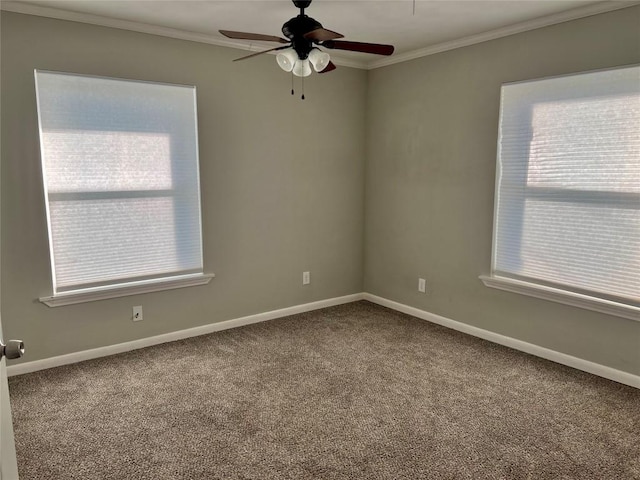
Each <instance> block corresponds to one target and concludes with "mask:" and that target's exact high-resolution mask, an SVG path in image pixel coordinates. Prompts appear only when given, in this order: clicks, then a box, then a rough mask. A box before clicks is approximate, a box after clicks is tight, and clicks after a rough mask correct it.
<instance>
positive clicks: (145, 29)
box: [0, 0, 640, 70]
mask: <svg viewBox="0 0 640 480" xmlns="http://www.w3.org/2000/svg"><path fill="white" fill-rule="evenodd" d="M639 4H640V0H631V1H629V0H623V1H617V0H607V1H604V2H601V3H596V4H594V5H588V6H586V7H580V8H575V9H573V10H569V11H566V12H561V13H557V14H554V15H548V16H545V17H540V18H536V19H534V20H529V21H527V22H521V23H516V24H514V25H510V26H508V27H503V28H498V29H495V30H490V31H488V32H483V33H480V34H477V35H470V36H468V37H463V38H460V39H457V40H452V41H450V42H443V43H438V44H435V45H430V46H428V47H425V48H420V49H418V50H412V51H410V52H405V53H401V54H398V55H393V56H391V57H385V58H382V59H380V60H374V61H370V62H366V61H357V60H354V59H352V58H341V57H340V56H336V55H335V54H334V53H333V52H332V54H331V61H332V62H333V63H335V64H336V65H340V66H343V67H351V68H359V69H365V70H373V69H376V68H380V67H386V66H388V65H394V64H396V63H402V62H407V61H409V60H414V59H416V58H421V57H426V56H429V55H435V54H437V53H442V52H446V51H448V50H454V49H456V48H461V47H467V46H470V45H475V44H477V43H482V42H487V41H489V40H495V39H498V38H502V37H507V36H509V35H514V34H516V33H523V32H527V31H530V30H535V29H537V28H542V27H548V26H551V25H557V24H559V23H563V22H569V21H571V20H577V19H579V18H585V17H590V16H592V15H598V14H601V13H606V12H611V11H614V10H620V9H623V8H628V7H632V6H634V5H639ZM0 10H5V11H8V12H14V13H22V14H25V15H35V16H39V17H48V18H55V19H58V20H68V21H71V22H80V23H88V24H91V25H98V26H102V27H110V28H117V29H120V30H130V31H133V32H140V33H147V34H150V35H159V36H162V37H169V38H175V39H179V40H187V41H190V42H198V43H206V44H209V45H216V46H219V47H227V48H236V49H238V50H248V51H251V52H257V51H260V50H262V49H264V48H265V46H263V45H260V44H258V45H256V44H251V43H249V44H247V43H242V42H235V41H233V40H231V39H227V38H226V37H224V38H223V37H219V36H216V35H208V34H204V33H195V32H189V31H186V30H179V29H175V28H169V27H161V26H157V25H151V24H147V23H141V22H132V21H129V20H121V19H117V18H110V17H104V16H101V15H93V14H89V13H78V12H72V11H69V10H61V9H58V8H50V7H43V6H39V5H33V4H28V3H23V2H17V1H11V0H8V1H2V2H0ZM269 54H270V55H275V52H269Z"/></svg>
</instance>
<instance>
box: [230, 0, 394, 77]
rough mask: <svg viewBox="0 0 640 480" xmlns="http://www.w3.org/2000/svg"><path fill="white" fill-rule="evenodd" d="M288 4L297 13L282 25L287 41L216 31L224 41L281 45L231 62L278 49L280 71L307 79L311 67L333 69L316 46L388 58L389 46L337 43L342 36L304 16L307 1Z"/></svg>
mask: <svg viewBox="0 0 640 480" xmlns="http://www.w3.org/2000/svg"><path fill="white" fill-rule="evenodd" d="M292 1H293V4H294V5H295V6H296V8H299V9H300V14H299V15H298V16H297V17H294V18H292V19H291V20H289V21H288V22H286V23H285V24H284V25H283V26H282V34H283V35H284V36H285V37H287V39H284V38H281V37H276V36H273V35H262V34H259V33H246V32H234V31H230V30H220V33H221V34H222V35H224V36H225V37H228V38H233V39H239V40H260V41H266V42H277V43H281V44H285V45H282V46H279V47H274V48H270V49H269V50H264V51H262V52H257V53H252V54H251V55H247V56H245V57H241V58H237V59H235V60H234V61H238V60H246V59H247V58H252V57H255V56H257V55H262V54H263V53H267V52H273V51H278V50H280V53H279V54H278V55H277V56H276V61H277V62H278V65H279V66H280V68H282V69H283V70H284V71H286V72H292V73H293V74H294V75H296V76H298V77H307V76H309V75H311V66H313V68H314V70H315V71H316V72H318V73H326V72H330V71H332V70H335V68H336V66H335V65H334V64H333V62H331V59H330V57H329V54H328V53H326V52H324V51H322V50H320V49H319V48H318V46H320V47H323V48H328V49H333V50H348V51H352V52H363V53H373V54H377V55H391V54H392V53H393V45H383V44H379V43H362V42H348V41H342V40H337V39H338V38H343V37H344V36H343V35H341V34H340V33H337V32H333V31H331V30H327V29H325V28H323V27H322V25H321V24H320V22H318V21H317V20H315V19H313V18H311V17H308V16H307V15H305V13H304V10H305V8H307V7H309V5H310V4H311V0H292Z"/></svg>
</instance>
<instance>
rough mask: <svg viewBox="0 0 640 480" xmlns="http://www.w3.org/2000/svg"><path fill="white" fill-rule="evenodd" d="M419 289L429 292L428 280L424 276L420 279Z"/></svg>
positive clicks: (421, 291) (422, 291)
mask: <svg viewBox="0 0 640 480" xmlns="http://www.w3.org/2000/svg"><path fill="white" fill-rule="evenodd" d="M418 291H419V292H420V293H427V281H426V280H425V279H424V278H419V279H418Z"/></svg>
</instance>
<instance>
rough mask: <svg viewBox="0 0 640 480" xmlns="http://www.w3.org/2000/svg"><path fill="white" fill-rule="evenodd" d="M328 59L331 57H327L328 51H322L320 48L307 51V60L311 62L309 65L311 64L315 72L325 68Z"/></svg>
mask: <svg viewBox="0 0 640 480" xmlns="http://www.w3.org/2000/svg"><path fill="white" fill-rule="evenodd" d="M330 60H331V57H329V54H328V53H326V52H323V51H322V50H319V49H317V48H314V49H313V50H311V52H309V61H310V62H311V65H313V68H314V69H315V70H316V72H321V71H322V70H324V69H325V68H327V65H329V61H330Z"/></svg>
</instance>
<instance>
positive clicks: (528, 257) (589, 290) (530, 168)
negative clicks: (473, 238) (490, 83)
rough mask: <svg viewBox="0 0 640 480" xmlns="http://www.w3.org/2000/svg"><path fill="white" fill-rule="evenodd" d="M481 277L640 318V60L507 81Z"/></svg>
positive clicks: (492, 283) (503, 285)
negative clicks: (489, 250)
mask: <svg viewBox="0 0 640 480" xmlns="http://www.w3.org/2000/svg"><path fill="white" fill-rule="evenodd" d="M482 278H483V280H484V281H485V283H486V284H487V285H488V286H494V287H497V288H503V289H506V290H511V291H518V292H520V293H525V294H530V295H534V296H540V297H542V298H547V299H549V300H556V301H561V302H564V303H570V304H572V305H578V306H583V307H587V308H592V309H594V310H598V311H603V312H606V313H611V314H616V315H621V316H624V317H627V318H632V319H638V320H640V308H639V305H640V304H639V302H640V67H638V66H631V67H624V68H618V69H613V70H606V71H597V72H589V73H582V74H576V75H569V76H563V77H557V78H548V79H542V80H533V81H526V82H520V83H513V84H506V85H503V87H502V101H501V111H500V132H499V144H498V166H497V182H496V206H495V219H494V238H493V256H492V272H491V276H490V277H482Z"/></svg>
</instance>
